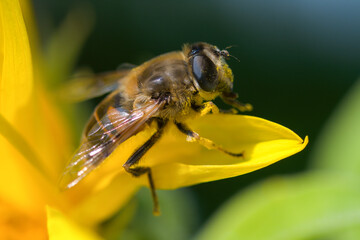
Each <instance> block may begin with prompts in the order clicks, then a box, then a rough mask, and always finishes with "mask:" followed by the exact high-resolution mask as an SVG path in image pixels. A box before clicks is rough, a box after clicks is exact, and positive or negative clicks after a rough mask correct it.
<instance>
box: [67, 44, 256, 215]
mask: <svg viewBox="0 0 360 240" xmlns="http://www.w3.org/2000/svg"><path fill="white" fill-rule="evenodd" d="M229 56H230V54H229V52H228V51H227V50H219V49H218V48H217V47H216V46H213V45H210V44H207V43H204V42H199V43H194V44H191V45H188V44H185V45H184V47H183V49H182V51H177V52H170V53H166V54H163V55H160V56H158V57H155V58H153V59H151V60H149V61H147V62H145V63H144V64H142V65H140V66H138V67H135V66H131V65H125V66H123V67H122V68H120V69H118V70H117V71H114V72H109V73H103V74H100V75H96V76H95V77H93V78H88V79H78V80H77V81H73V82H70V85H69V86H68V88H67V89H68V90H69V91H70V92H69V93H70V95H74V96H75V97H76V98H77V99H78V100H85V99H89V98H92V97H96V96H99V95H103V94H105V93H107V92H111V91H112V92H111V93H110V94H109V95H108V96H107V97H106V98H105V99H104V100H103V101H101V103H100V104H99V105H98V106H97V107H96V108H95V110H94V112H93V114H92V116H91V118H90V120H89V121H88V123H87V125H86V127H85V129H84V131H83V136H82V141H81V144H80V147H79V148H78V150H77V151H76V152H75V154H74V155H73V157H72V159H71V160H70V162H69V164H68V165H67V166H66V168H65V170H64V172H63V175H62V178H61V180H60V185H61V186H62V187H63V188H71V187H73V186H74V185H76V184H77V183H78V182H79V181H80V180H82V179H83V178H84V177H85V176H87V175H88V174H89V173H90V172H91V171H92V170H94V169H95V168H96V167H97V166H99V165H100V164H101V163H102V162H103V161H104V160H105V159H106V158H107V157H108V156H109V155H110V154H111V153H112V152H113V151H114V149H116V147H117V146H118V145H119V144H121V143H123V142H124V141H126V140H127V139H129V138H130V137H132V136H134V135H135V134H137V133H139V132H140V131H142V130H144V128H145V127H147V126H150V123H153V122H155V124H151V126H152V127H155V128H156V131H155V133H154V134H153V135H152V136H151V137H150V138H149V139H148V140H147V141H146V142H145V143H144V144H143V145H142V146H140V147H139V148H138V149H136V150H135V151H134V153H133V154H132V156H131V157H130V158H129V159H128V160H127V161H126V162H125V163H124V164H123V167H124V169H125V170H126V171H127V172H128V173H129V174H131V175H133V176H135V177H138V176H141V175H143V174H147V176H148V180H149V186H150V190H151V194H152V198H153V203H154V206H153V208H154V210H153V211H154V214H158V213H159V205H158V199H157V195H156V191H155V184H154V181H153V178H152V175H151V169H150V168H149V167H146V165H145V166H139V165H138V163H139V160H140V159H141V158H142V157H143V156H144V154H146V152H147V151H148V150H149V149H150V148H151V147H152V146H153V145H154V144H155V143H156V142H157V141H158V140H159V139H160V138H161V136H162V135H163V133H164V130H165V128H166V126H167V125H169V124H175V126H176V127H177V128H178V129H179V130H180V132H182V133H184V134H185V135H187V136H188V137H189V138H190V139H192V140H194V141H197V142H198V143H200V144H202V145H204V146H205V147H207V148H210V149H217V150H219V151H222V152H224V153H226V154H229V155H231V156H234V157H241V156H242V154H243V153H232V152H229V151H227V150H225V149H223V148H222V147H220V146H219V145H217V144H215V143H214V142H212V141H211V140H209V139H206V138H203V137H201V136H200V135H199V134H198V133H196V132H194V131H192V130H191V129H190V128H189V127H188V126H187V125H186V124H184V120H185V119H188V118H189V117H191V116H193V115H196V114H201V115H203V114H206V113H209V112H218V111H219V109H218V108H217V107H216V105H215V104H214V103H213V102H211V100H213V99H214V98H216V97H217V96H220V97H221V98H222V100H223V101H224V102H225V103H227V104H229V105H231V106H232V107H234V108H236V109H238V110H240V111H247V110H251V105H250V104H243V103H241V102H239V101H238V100H237V94H236V93H234V92H233V91H232V89H233V74H232V71H231V69H230V68H229V66H228V65H227V63H226V61H225V60H226V59H227V58H228V57H229Z"/></svg>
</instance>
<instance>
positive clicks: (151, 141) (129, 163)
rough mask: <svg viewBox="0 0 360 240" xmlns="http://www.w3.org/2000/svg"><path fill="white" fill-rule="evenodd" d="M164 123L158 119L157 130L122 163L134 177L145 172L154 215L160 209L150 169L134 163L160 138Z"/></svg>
mask: <svg viewBox="0 0 360 240" xmlns="http://www.w3.org/2000/svg"><path fill="white" fill-rule="evenodd" d="M165 125H166V122H165V121H162V120H158V130H157V131H156V132H155V133H154V134H153V135H152V136H151V137H150V139H149V140H147V141H146V142H145V143H144V144H143V145H142V146H140V147H139V148H138V149H137V150H136V151H135V152H134V153H133V155H131V157H130V158H129V159H128V160H127V161H126V163H124V165H123V167H124V169H125V170H126V171H127V172H128V173H130V174H131V175H133V176H134V177H139V176H141V175H143V174H147V176H148V180H149V185H150V191H151V196H152V198H153V202H154V208H153V213H154V215H159V214H160V211H159V201H158V197H157V195H156V191H155V184H154V181H153V178H152V174H151V169H150V168H149V167H134V165H135V164H137V163H138V162H139V160H140V158H141V157H142V156H144V155H145V153H146V152H147V151H148V150H149V149H150V148H151V147H152V146H153V145H154V144H155V143H156V142H157V141H158V140H159V139H160V137H161V135H162V133H163V131H164V127H165Z"/></svg>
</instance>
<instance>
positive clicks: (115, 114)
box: [59, 100, 165, 189]
mask: <svg viewBox="0 0 360 240" xmlns="http://www.w3.org/2000/svg"><path fill="white" fill-rule="evenodd" d="M164 104H165V102H163V101H155V100H151V101H150V102H148V103H147V104H145V105H143V106H142V107H140V108H137V109H135V110H133V111H131V112H126V111H125V110H124V109H123V108H121V107H120V108H113V109H111V110H110V111H108V113H107V114H106V115H105V116H104V117H103V118H102V119H101V120H100V121H99V122H98V123H96V124H95V125H94V126H93V127H92V128H91V130H90V131H89V133H88V134H87V136H85V137H84V138H83V140H82V143H81V145H80V147H79V148H78V150H77V151H76V152H75V154H74V155H73V157H72V159H71V160H70V162H69V164H68V165H67V167H66V168H65V170H64V172H63V175H62V176H61V179H60V182H59V184H60V188H62V189H66V188H71V187H73V186H74V185H76V184H77V183H78V182H79V181H80V180H81V179H83V178H84V177H85V176H86V175H88V174H89V173H90V172H91V171H92V170H94V169H95V168H96V167H97V166H98V165H99V164H100V163H102V162H103V161H104V159H105V158H106V157H107V156H109V155H110V154H111V153H112V152H113V151H114V149H115V148H116V147H117V146H118V145H119V144H120V143H122V142H124V141H125V140H127V139H128V138H130V137H131V136H133V135H135V134H136V133H138V132H139V131H140V130H142V128H143V127H144V125H145V124H146V122H147V121H148V120H149V119H150V118H151V117H153V116H154V115H155V114H156V113H157V112H158V110H159V109H160V108H162V107H163V106H164Z"/></svg>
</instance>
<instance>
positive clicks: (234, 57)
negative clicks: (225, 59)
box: [229, 54, 240, 62]
mask: <svg viewBox="0 0 360 240" xmlns="http://www.w3.org/2000/svg"><path fill="white" fill-rule="evenodd" d="M229 57H232V58H234V59H235V60H236V61H238V62H240V60H239V59H238V58H237V57H235V56H233V55H231V54H229Z"/></svg>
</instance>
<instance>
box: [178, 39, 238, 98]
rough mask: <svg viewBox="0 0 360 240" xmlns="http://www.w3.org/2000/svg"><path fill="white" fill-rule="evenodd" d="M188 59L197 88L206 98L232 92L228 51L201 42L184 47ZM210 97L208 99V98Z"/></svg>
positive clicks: (231, 75)
mask: <svg viewBox="0 0 360 240" xmlns="http://www.w3.org/2000/svg"><path fill="white" fill-rule="evenodd" d="M184 53H185V54H186V55H187V57H188V61H189V68H190V69H189V72H190V73H191V74H192V76H193V79H194V83H195V86H196V87H197V88H198V90H199V92H200V94H202V95H203V96H204V97H205V98H213V97H214V95H215V96H216V95H219V94H220V93H222V92H231V90H232V87H233V74H232V71H231V69H230V68H229V66H228V65H227V63H226V61H225V59H227V58H228V57H229V56H230V55H229V52H228V51H227V50H219V49H218V48H217V47H215V46H213V45H210V44H207V43H203V42H199V43H194V44H192V45H186V46H185V47H184ZM207 96H208V97H207Z"/></svg>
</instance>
